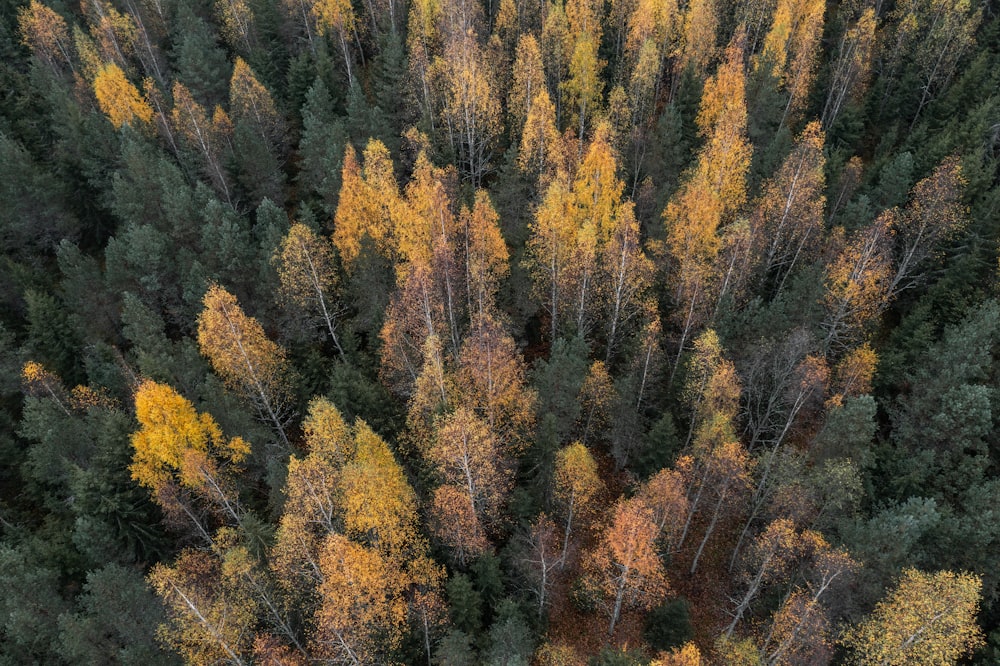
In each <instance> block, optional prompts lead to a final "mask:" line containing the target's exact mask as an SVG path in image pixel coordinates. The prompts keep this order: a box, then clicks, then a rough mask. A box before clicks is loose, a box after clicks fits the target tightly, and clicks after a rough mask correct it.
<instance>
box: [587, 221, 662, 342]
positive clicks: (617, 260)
mask: <svg viewBox="0 0 1000 666" xmlns="http://www.w3.org/2000/svg"><path fill="white" fill-rule="evenodd" d="M652 283H653V263H652V262H651V261H650V260H649V259H648V258H647V257H646V254H645V252H643V250H642V242H641V238H640V234H639V223H638V221H636V219H635V212H634V208H633V206H632V204H631V202H627V203H625V204H623V205H622V206H621V208H620V209H619V211H618V214H617V220H616V226H615V228H614V230H613V231H612V232H611V234H610V237H609V238H608V239H607V242H606V243H605V244H604V248H603V252H602V253H601V260H600V279H599V281H598V284H599V285H600V289H601V291H603V293H602V294H601V301H602V302H603V304H604V310H605V312H604V313H603V314H604V320H605V321H606V322H607V329H606V331H607V333H606V335H607V351H606V352H605V356H604V360H605V362H610V361H611V358H612V355H613V354H614V352H615V348H616V345H617V344H618V343H619V341H620V339H621V338H623V337H624V335H623V333H626V332H628V328H629V326H632V325H635V324H636V323H638V322H641V321H642V316H643V315H645V314H646V313H648V312H649V311H650V309H651V304H650V303H649V301H648V298H647V291H648V290H649V288H650V287H651V286H652Z"/></svg>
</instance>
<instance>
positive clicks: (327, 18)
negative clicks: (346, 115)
mask: <svg viewBox="0 0 1000 666" xmlns="http://www.w3.org/2000/svg"><path fill="white" fill-rule="evenodd" d="M311 13H312V16H313V18H314V19H315V21H316V29H317V32H319V34H320V35H326V34H327V33H330V32H333V33H336V36H337V40H338V41H339V42H340V50H341V52H342V53H343V56H344V67H345V68H346V70H347V86H348V87H349V88H350V87H351V86H353V85H354V68H353V67H352V60H353V58H352V57H351V48H350V46H348V43H349V42H350V41H351V40H352V39H355V38H356V34H355V31H356V27H355V24H356V22H357V19H356V18H355V16H354V8H353V7H352V6H351V3H350V2H345V0H317V1H316V2H314V3H313V4H312V7H311Z"/></svg>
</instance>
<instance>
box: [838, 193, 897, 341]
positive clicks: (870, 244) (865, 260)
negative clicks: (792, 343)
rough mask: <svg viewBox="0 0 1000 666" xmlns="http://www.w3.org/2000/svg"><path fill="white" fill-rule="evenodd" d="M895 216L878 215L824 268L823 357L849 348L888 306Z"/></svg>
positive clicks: (887, 214) (888, 212)
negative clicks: (824, 337) (824, 332)
mask: <svg viewBox="0 0 1000 666" xmlns="http://www.w3.org/2000/svg"><path fill="white" fill-rule="evenodd" d="M898 216H899V212H898V211H897V210H896V209H892V210H889V211H886V212H885V213H882V214H881V215H879V216H878V218H877V219H876V220H875V221H874V222H872V223H871V224H869V225H868V226H867V227H865V228H863V229H859V230H858V231H857V232H856V233H855V234H853V236H852V237H851V239H850V240H849V241H848V242H847V243H846V244H845V245H844V247H843V249H841V250H840V252H839V253H838V254H837V256H836V257H835V258H834V260H833V262H832V263H831V264H830V265H829V266H828V267H827V276H826V296H825V297H824V305H825V306H826V310H827V316H826V320H825V321H824V322H823V327H824V328H825V329H826V340H825V342H824V348H825V349H826V350H827V353H830V352H834V353H836V352H838V351H841V350H843V349H845V348H847V347H849V346H850V345H851V343H853V342H854V341H856V340H857V339H858V338H859V337H861V336H862V335H863V333H864V331H865V328H866V327H867V326H868V325H869V324H870V323H871V322H872V321H873V320H875V318H876V317H877V316H878V315H880V314H881V313H882V311H883V310H885V308H886V307H887V306H888V304H889V297H890V294H891V288H892V279H893V273H892V254H891V253H892V230H893V227H895V226H896V225H897V224H898V223H897V222H896V220H897V218H898Z"/></svg>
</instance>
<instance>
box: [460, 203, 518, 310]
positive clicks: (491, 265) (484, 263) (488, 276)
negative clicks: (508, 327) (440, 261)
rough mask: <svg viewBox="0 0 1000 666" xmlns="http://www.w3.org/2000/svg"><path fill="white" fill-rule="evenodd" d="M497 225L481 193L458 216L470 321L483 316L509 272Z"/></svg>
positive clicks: (489, 204) (490, 208)
mask: <svg viewBox="0 0 1000 666" xmlns="http://www.w3.org/2000/svg"><path fill="white" fill-rule="evenodd" d="M499 222H500V217H499V216H498V215H497V212H496V210H495V209H494V208H493V204H492V203H491V202H490V197H489V195H488V194H487V193H486V191H485V190H478V191H477V192H476V199H475V202H474V203H473V206H472V210H469V208H468V207H466V206H463V207H462V211H461V213H460V214H459V226H460V227H461V228H462V229H463V233H462V237H463V238H462V240H463V241H464V243H463V245H464V252H463V254H464V261H463V262H462V263H463V264H464V266H465V275H466V279H465V283H466V289H465V291H466V294H467V295H468V312H469V316H470V318H474V314H476V315H478V318H479V319H480V320H483V318H484V317H486V316H487V314H488V312H489V310H490V308H491V306H492V305H493V303H494V302H495V300H496V296H497V293H498V292H499V290H500V284H501V282H502V281H503V279H504V278H505V277H507V275H508V274H509V273H510V264H509V253H508V251H507V244H506V242H505V241H504V239H503V235H502V234H501V233H500V224H499Z"/></svg>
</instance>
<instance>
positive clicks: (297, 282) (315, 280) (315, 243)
mask: <svg viewBox="0 0 1000 666" xmlns="http://www.w3.org/2000/svg"><path fill="white" fill-rule="evenodd" d="M273 261H274V263H276V264H277V267H278V277H279V279H280V280H281V292H282V295H283V296H284V297H285V298H286V299H287V300H288V301H289V302H290V303H293V304H294V305H296V306H298V307H307V308H310V309H316V310H319V314H320V315H321V316H322V317H323V323H325V324H326V330H327V331H329V333H330V339H331V340H333V344H334V346H336V347H337V352H338V353H339V354H340V358H341V359H344V360H346V358H345V356H344V348H343V347H341V346H340V339H339V337H338V336H337V317H338V315H339V314H340V307H339V304H337V303H336V301H335V300H334V295H333V293H332V291H333V289H334V288H335V287H336V285H337V271H336V268H335V266H334V259H333V246H332V245H331V244H330V242H329V240H327V239H325V238H321V237H320V236H318V235H316V233H315V232H314V231H313V230H312V229H310V228H309V227H307V226H306V225H304V224H301V223H296V224H293V225H292V227H291V228H290V229H289V230H288V234H287V235H285V238H284V240H282V242H281V246H280V247H279V248H278V249H277V250H275V253H274V259H273Z"/></svg>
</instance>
